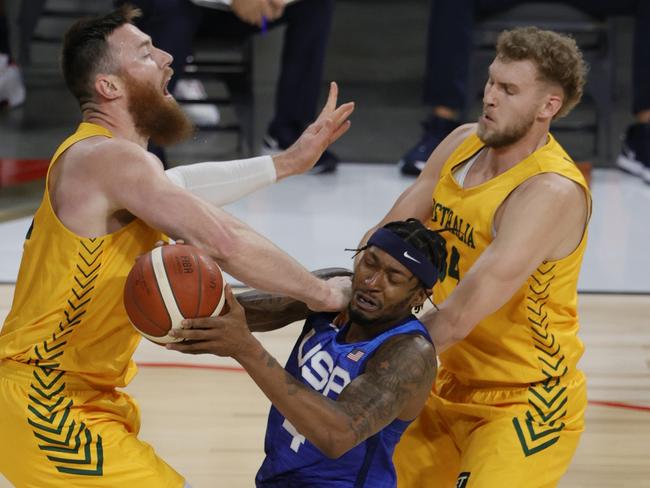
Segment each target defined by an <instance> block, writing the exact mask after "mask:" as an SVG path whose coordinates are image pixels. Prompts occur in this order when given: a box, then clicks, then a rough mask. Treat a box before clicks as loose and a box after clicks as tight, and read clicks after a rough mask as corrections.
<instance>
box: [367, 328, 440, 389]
mask: <svg viewBox="0 0 650 488" xmlns="http://www.w3.org/2000/svg"><path fill="white" fill-rule="evenodd" d="M437 365H438V363H437V359H436V350H435V347H434V346H433V344H432V343H431V341H429V340H427V339H426V338H425V337H424V336H423V335H421V334H398V335H395V336H392V337H390V338H388V339H387V340H386V341H385V342H384V343H383V344H382V345H381V346H380V347H379V348H378V349H377V351H376V352H375V354H373V356H372V357H371V358H370V359H369V360H368V363H367V366H366V372H368V373H371V374H372V373H374V374H377V375H380V376H383V375H391V376H392V377H394V378H395V377H399V378H400V379H401V380H402V381H407V382H409V383H422V382H424V383H427V382H428V384H430V383H431V381H433V379H434V378H435V375H436V368H437Z"/></svg>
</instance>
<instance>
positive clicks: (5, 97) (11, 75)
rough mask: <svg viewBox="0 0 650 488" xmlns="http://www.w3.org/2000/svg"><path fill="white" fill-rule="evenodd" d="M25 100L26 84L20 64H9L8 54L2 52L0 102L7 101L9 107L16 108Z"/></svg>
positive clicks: (0, 60) (0, 61)
mask: <svg viewBox="0 0 650 488" xmlns="http://www.w3.org/2000/svg"><path fill="white" fill-rule="evenodd" d="M24 101H25V85H24V84H23V79H22V77H21V76H20V70H19V69H18V66H16V65H15V64H9V58H8V57H7V55H5V54H0V103H7V104H8V105H9V108H14V107H17V106H18V105H21V104H22V103H23V102H24Z"/></svg>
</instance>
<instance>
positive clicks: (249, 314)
mask: <svg viewBox="0 0 650 488" xmlns="http://www.w3.org/2000/svg"><path fill="white" fill-rule="evenodd" d="M312 274H313V275H314V276H316V277H317V278H320V279H323V280H327V279H330V278H334V277H337V276H352V271H350V270H349V269H346V268H323V269H317V270H315V271H312ZM237 301H238V302H239V303H240V304H241V305H242V307H244V310H245V311H246V321H247V322H248V327H249V329H250V330H251V331H252V332H268V331H271V330H275V329H279V328H281V327H284V326H285V325H289V324H291V323H293V322H297V321H298V320H304V319H306V318H307V316H308V315H309V314H311V313H313V312H312V311H311V310H309V308H308V307H307V305H305V304H304V303H303V302H301V301H298V300H296V299H294V298H291V297H288V296H286V295H278V294H275V293H267V292H264V291H259V290H251V291H247V292H243V293H239V294H238V295H237Z"/></svg>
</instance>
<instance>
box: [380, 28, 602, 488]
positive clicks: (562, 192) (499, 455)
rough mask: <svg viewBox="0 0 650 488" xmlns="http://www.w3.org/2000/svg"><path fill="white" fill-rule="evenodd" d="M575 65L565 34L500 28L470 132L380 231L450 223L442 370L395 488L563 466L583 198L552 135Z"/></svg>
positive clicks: (577, 93) (496, 486) (569, 427)
mask: <svg viewBox="0 0 650 488" xmlns="http://www.w3.org/2000/svg"><path fill="white" fill-rule="evenodd" d="M585 71H586V69H585V65H584V62H583V59H582V55H581V53H580V52H579V50H578V48H577V46H576V44H575V42H574V41H573V40H571V39H570V38H567V37H565V36H562V35H559V34H556V33H553V32H548V31H541V30H538V29H536V28H519V29H515V30H512V31H506V32H503V33H502V34H501V35H500V37H499V39H498V42H497V54H496V58H495V59H494V61H493V62H492V64H491V66H490V68H489V76H488V80H487V83H486V85H485V91H484V95H483V113H482V115H481V116H480V118H479V121H478V124H470V125H465V126H462V127H459V128H458V129H457V130H455V131H454V132H453V133H452V134H450V135H449V136H448V137H447V138H446V139H445V140H444V141H443V142H442V144H441V145H440V146H439V147H438V148H437V149H436V150H435V151H434V152H433V154H431V157H430V158H429V160H428V162H427V165H426V167H425V169H424V171H423V172H422V174H421V175H420V176H419V177H418V179H417V180H416V181H415V183H414V184H413V185H412V186H411V187H410V188H408V189H407V190H406V191H405V192H404V193H403V194H402V195H401V196H400V197H399V199H398V200H397V202H396V203H395V205H394V206H393V208H392V209H391V210H390V211H389V212H388V214H387V215H386V217H385V218H384V219H383V221H382V222H381V223H380V224H379V225H383V224H384V223H385V222H390V221H393V220H401V219H406V218H408V217H415V218H418V219H419V220H421V221H422V222H423V223H426V224H427V225H428V226H429V228H431V229H434V230H440V229H446V230H444V231H443V232H442V233H441V235H442V236H443V237H444V238H445V239H446V251H447V262H446V265H445V266H444V267H443V268H444V269H442V270H440V276H439V278H440V281H439V283H438V285H436V287H435V289H434V295H435V298H436V301H437V303H439V304H440V306H439V310H438V311H431V312H428V313H426V314H425V315H424V316H423V317H421V320H422V321H423V323H424V324H425V325H426V326H427V329H428V330H429V332H430V334H431V337H432V338H433V342H434V344H435V346H436V349H437V352H438V354H439V355H440V364H441V367H440V369H439V373H438V376H437V379H436V382H435V385H434V388H433V391H432V392H431V395H430V397H429V400H428V402H427V404H426V406H425V408H424V410H423V411H422V413H421V415H420V416H419V417H418V419H417V420H416V421H415V422H414V423H413V424H412V425H411V427H410V428H409V429H408V430H407V431H406V432H405V434H404V436H403V437H402V440H401V441H400V443H399V444H398V446H397V450H396V453H395V457H394V461H395V466H396V469H397V473H398V486H399V487H401V488H423V487H432V488H433V487H435V488H451V487H456V488H524V487H525V488H535V487H540V488H541V487H552V486H556V485H557V483H558V480H559V479H560V478H561V476H562V475H563V473H564V472H565V471H566V469H567V467H568V465H569V463H570V461H571V458H572V456H573V454H574V451H575V449H576V446H577V444H578V440H579V438H580V434H581V432H582V430H583V426H584V421H583V416H584V410H585V407H586V404H587V400H586V386H585V378H584V375H583V373H582V372H581V371H579V370H577V368H576V363H577V362H578V359H579V358H580V356H581V355H582V352H583V345H582V343H581V341H580V339H578V337H577V332H578V318H577V311H576V299H577V294H576V287H577V281H578V272H579V268H580V263H581V261H582V256H583V253H584V249H585V241H586V228H587V223H588V220H589V215H590V207H591V199H590V195H589V190H588V188H587V186H586V184H585V180H584V179H583V177H582V175H581V173H580V171H578V169H577V168H576V166H575V164H574V162H573V161H572V160H571V158H570V157H569V156H568V155H567V154H566V152H565V151H564V150H563V149H562V147H560V145H559V144H558V143H557V142H556V140H555V139H554V138H553V136H551V134H550V133H549V127H550V124H551V121H552V120H554V119H556V118H558V117H561V116H563V115H566V114H567V113H568V112H569V111H570V110H571V109H572V108H573V107H574V106H575V104H576V103H577V102H578V101H579V100H580V97H581V94H582V88H583V85H584V82H585Z"/></svg>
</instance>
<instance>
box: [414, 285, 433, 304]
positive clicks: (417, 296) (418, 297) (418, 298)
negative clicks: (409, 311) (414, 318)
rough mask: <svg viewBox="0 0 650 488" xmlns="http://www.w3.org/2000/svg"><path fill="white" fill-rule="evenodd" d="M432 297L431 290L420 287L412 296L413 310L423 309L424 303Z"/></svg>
mask: <svg viewBox="0 0 650 488" xmlns="http://www.w3.org/2000/svg"><path fill="white" fill-rule="evenodd" d="M430 295H431V290H426V289H425V288H423V287H422V286H419V287H418V288H417V290H416V291H415V292H414V293H413V294H412V296H411V308H416V309H420V308H422V305H424V302H425V301H426V299H427V297H429V296H430Z"/></svg>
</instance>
